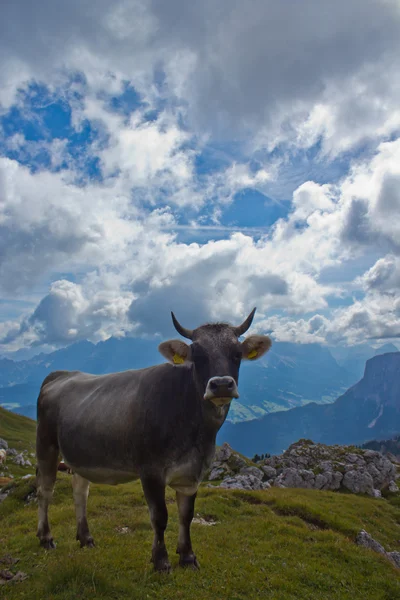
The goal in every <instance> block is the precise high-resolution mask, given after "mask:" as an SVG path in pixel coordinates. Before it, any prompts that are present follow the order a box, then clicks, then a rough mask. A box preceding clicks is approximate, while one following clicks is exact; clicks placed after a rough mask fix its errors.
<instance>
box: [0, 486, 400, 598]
mask: <svg viewBox="0 0 400 600" xmlns="http://www.w3.org/2000/svg"><path fill="white" fill-rule="evenodd" d="M32 489H33V488H32V483H31V482H30V481H24V482H22V483H20V484H19V485H18V486H17V487H16V488H15V490H14V492H13V493H12V494H10V495H9V496H8V497H7V498H6V500H5V501H4V502H3V503H2V504H1V505H0V519H1V520H2V530H1V533H0V540H1V545H2V554H4V555H5V554H7V553H9V554H10V555H11V556H12V557H15V558H19V559H20V560H19V563H18V565H17V567H15V568H14V571H16V570H17V568H18V570H21V571H23V572H24V573H26V574H27V575H28V579H26V580H25V581H23V582H21V583H18V584H7V587H6V588H5V589H6V596H5V597H6V598H7V600H12V599H18V600H20V599H22V598H26V599H32V600H33V599H36V598H52V600H58V599H60V600H61V599H63V600H75V598H77V597H80V598H89V597H95V598H110V599H111V598H129V599H132V598H137V599H142V598H162V599H163V600H169V599H171V600H172V599H173V600H175V599H176V598H184V599H185V600H192V599H193V600H198V599H199V598H201V599H202V600H207V599H210V600H211V599H212V600H215V598H218V599H221V600H225V599H226V600H228V599H229V600H242V599H243V600H245V599H246V600H247V599H249V598H250V599H258V598H262V597H270V598H274V599H275V600H293V599H294V598H296V600H310V598H313V599H316V600H323V599H326V600H328V599H338V600H339V599H340V600H346V599H349V600H357V599H359V600H365V598H368V599H369V600H374V599H376V600H378V599H384V598H386V599H388V600H389V599H390V600H394V599H395V598H399V597H400V575H399V570H397V569H395V568H394V567H393V566H392V564H391V563H389V561H388V560H386V559H385V558H384V557H382V556H381V555H379V554H376V553H374V552H372V551H371V550H367V549H365V548H361V547H359V546H357V545H356V544H355V538H356V535H357V533H358V532H359V531H360V530H361V529H363V528H365V529H366V530H367V531H368V532H369V533H370V534H371V535H372V536H373V537H374V538H375V539H377V540H378V541H379V542H380V543H382V544H383V545H384V546H385V548H387V549H388V550H399V542H398V540H399V539H400V525H399V521H400V509H399V508H398V506H396V505H392V504H391V503H390V502H388V501H385V500H376V499H371V498H364V497H358V496H353V495H344V494H338V493H332V492H317V491H314V490H290V489H277V488H272V489H271V490H268V491H266V492H239V491H229V490H222V489H217V490H212V489H208V488H206V487H202V488H201V490H200V492H199V497H198V500H197V503H196V514H197V518H199V517H202V518H203V519H204V521H206V522H209V523H210V522H216V524H215V525H213V526H206V525H203V524H201V522H200V523H194V524H193V525H192V538H193V544H194V548H195V551H196V554H197V556H198V559H199V562H200V564H201V571H200V572H193V571H185V570H181V569H179V568H178V567H177V561H178V558H177V556H176V555H175V553H174V548H175V544H176V539H177V534H178V519H177V511H176V506H175V503H174V500H173V494H172V492H171V491H168V494H167V498H168V510H169V515H170V518H169V525H168V529H167V535H166V542H167V546H168V548H169V550H170V558H171V561H172V566H173V572H172V574H171V575H170V576H165V575H159V574H154V573H153V570H152V565H151V564H150V563H149V556H150V549H151V540H152V531H151V527H150V522H149V517H148V509H147V507H146V505H145V501H144V497H143V493H142V491H141V488H140V485H139V483H132V484H126V485H121V486H116V487H111V486H100V485H93V486H92V487H91V491H90V497H89V508H88V518H89V522H90V525H91V531H92V533H93V536H94V538H95V540H96V547H95V548H94V549H91V550H88V549H84V550H81V549H80V548H79V545H78V543H77V542H76V541H75V522H74V511H73V505H72V493H71V483H70V477H69V476H67V475H59V478H58V483H57V485H56V492H55V499H54V504H53V505H52V507H51V510H50V519H51V522H52V525H53V533H54V536H55V539H56V541H57V542H58V546H57V549H56V550H55V551H52V552H45V551H43V550H41V549H40V548H39V546H38V541H37V539H36V537H35V529H36V513H37V509H36V505H35V504H32V503H27V502H26V501H25V500H24V498H26V497H27V496H28V495H29V494H30V493H31V491H32ZM393 502H395V500H393Z"/></svg>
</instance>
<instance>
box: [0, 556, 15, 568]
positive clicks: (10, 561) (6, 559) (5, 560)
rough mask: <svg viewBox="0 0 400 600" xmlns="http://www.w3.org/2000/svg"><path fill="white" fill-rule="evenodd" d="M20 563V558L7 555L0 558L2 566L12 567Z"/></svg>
mask: <svg viewBox="0 0 400 600" xmlns="http://www.w3.org/2000/svg"><path fill="white" fill-rule="evenodd" d="M17 562H19V558H13V557H12V556H11V554H5V555H4V556H2V557H1V558H0V565H7V566H8V567H9V566H12V565H16V564H17Z"/></svg>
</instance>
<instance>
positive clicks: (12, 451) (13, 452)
mask: <svg viewBox="0 0 400 600" xmlns="http://www.w3.org/2000/svg"><path fill="white" fill-rule="evenodd" d="M7 454H8V455H9V456H17V454H18V451H17V450H16V449H15V448H8V449H7Z"/></svg>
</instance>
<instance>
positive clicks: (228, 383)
mask: <svg viewBox="0 0 400 600" xmlns="http://www.w3.org/2000/svg"><path fill="white" fill-rule="evenodd" d="M204 398H206V399H208V400H210V399H211V398H227V399H228V398H229V399H231V398H239V393H238V390H237V386H236V381H235V380H234V379H233V377H229V376H228V375H226V376H225V377H211V379H209V381H208V384H207V388H206V393H205V394H204Z"/></svg>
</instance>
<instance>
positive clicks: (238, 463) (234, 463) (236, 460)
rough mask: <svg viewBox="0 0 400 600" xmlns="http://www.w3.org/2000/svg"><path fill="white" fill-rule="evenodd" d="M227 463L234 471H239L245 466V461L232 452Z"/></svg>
mask: <svg viewBox="0 0 400 600" xmlns="http://www.w3.org/2000/svg"><path fill="white" fill-rule="evenodd" d="M228 465H229V467H230V468H231V469H232V471H234V472H238V471H240V469H243V467H247V462H246V461H245V459H244V458H242V457H241V456H239V455H238V454H235V453H233V454H232V456H230V458H229V460H228Z"/></svg>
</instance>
